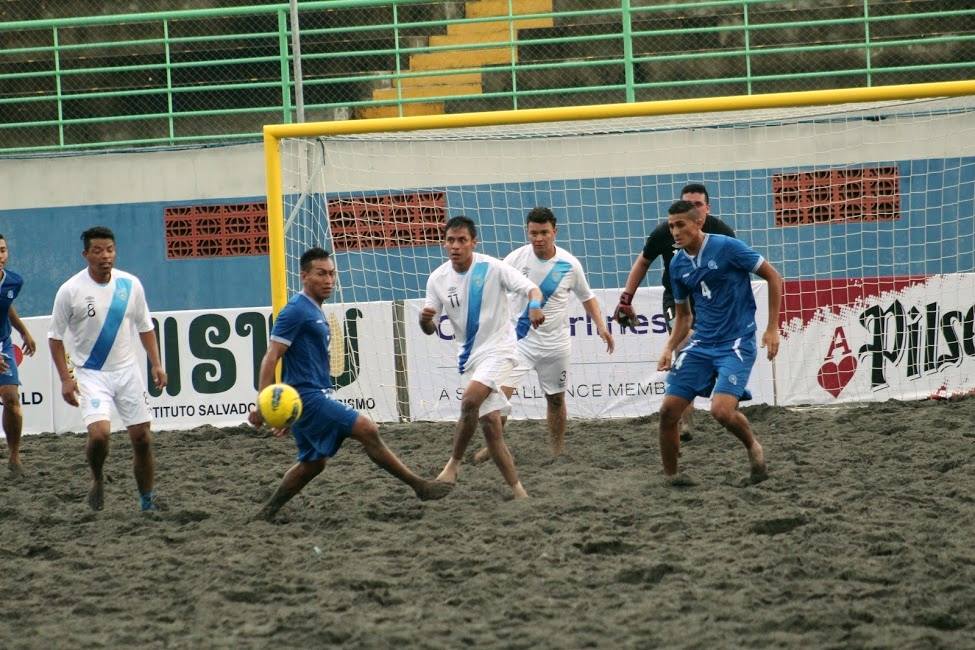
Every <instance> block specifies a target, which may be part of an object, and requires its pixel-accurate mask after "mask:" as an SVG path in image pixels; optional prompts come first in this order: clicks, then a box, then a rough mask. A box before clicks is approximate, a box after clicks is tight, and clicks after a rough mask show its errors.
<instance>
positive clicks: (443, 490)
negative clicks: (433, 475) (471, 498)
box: [414, 481, 454, 501]
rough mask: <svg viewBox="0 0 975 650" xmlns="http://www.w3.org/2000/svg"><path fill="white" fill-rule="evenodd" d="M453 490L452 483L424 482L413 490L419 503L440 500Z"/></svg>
mask: <svg viewBox="0 0 975 650" xmlns="http://www.w3.org/2000/svg"><path fill="white" fill-rule="evenodd" d="M453 489H454V484H453V483H444V482H443V481H424V482H423V484H422V485H421V486H420V487H419V488H417V489H416V490H414V491H415V492H416V496H417V497H418V498H419V499H420V501H436V500H437V499H442V498H444V497H445V496H447V495H448V494H450V491H451V490H453Z"/></svg>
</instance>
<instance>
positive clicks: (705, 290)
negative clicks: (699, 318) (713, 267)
mask: <svg viewBox="0 0 975 650" xmlns="http://www.w3.org/2000/svg"><path fill="white" fill-rule="evenodd" d="M701 295H702V296H704V297H705V298H707V299H708V300H711V290H710V289H708V285H707V283H706V282H705V281H704V280H701Z"/></svg>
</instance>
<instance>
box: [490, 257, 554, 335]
mask: <svg viewBox="0 0 975 650" xmlns="http://www.w3.org/2000/svg"><path fill="white" fill-rule="evenodd" d="M498 270H499V272H500V273H501V286H502V288H503V289H504V290H505V291H507V292H508V293H519V294H522V295H525V296H528V320H529V321H531V324H532V326H533V327H538V326H539V325H541V324H542V323H544V322H545V312H543V311H542V301H543V300H544V299H545V296H543V295H542V290H541V289H539V288H538V287H537V286H536V285H535V283H534V282H532V281H531V280H529V279H528V278H526V277H525V276H523V275H522V274H521V273H519V272H518V270H517V269H516V268H515V267H513V266H511V265H510V264H504V263H502V264H501V265H499V266H498Z"/></svg>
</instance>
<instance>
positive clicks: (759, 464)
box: [748, 440, 768, 484]
mask: <svg viewBox="0 0 975 650" xmlns="http://www.w3.org/2000/svg"><path fill="white" fill-rule="evenodd" d="M748 462H749V463H750V464H751V466H752V473H751V476H749V477H748V480H749V481H750V482H751V483H753V484H755V483H761V482H762V481H764V480H766V479H768V464H767V463H766V462H765V450H764V449H762V445H760V444H758V441H757V440H756V441H755V442H754V443H753V444H752V448H751V449H749V450H748Z"/></svg>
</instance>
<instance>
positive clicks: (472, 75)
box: [393, 72, 482, 88]
mask: <svg viewBox="0 0 975 650" xmlns="http://www.w3.org/2000/svg"><path fill="white" fill-rule="evenodd" d="M393 83H394V84H395V83H396V82H395V81H393ZM399 84H400V86H401V87H403V88H414V87H417V86H420V87H427V86H470V85H477V86H480V85H481V84H482V80H481V73H480V72H465V73H464V74H443V75H430V76H424V77H404V78H403V79H400V80H399Z"/></svg>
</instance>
